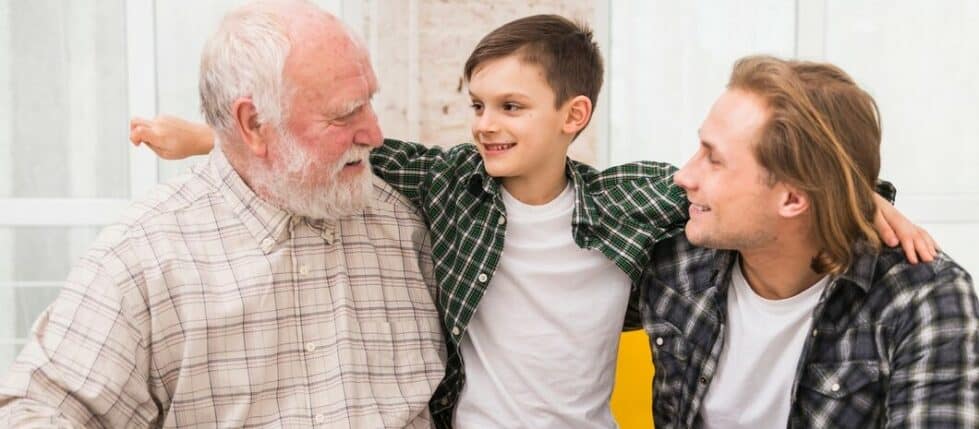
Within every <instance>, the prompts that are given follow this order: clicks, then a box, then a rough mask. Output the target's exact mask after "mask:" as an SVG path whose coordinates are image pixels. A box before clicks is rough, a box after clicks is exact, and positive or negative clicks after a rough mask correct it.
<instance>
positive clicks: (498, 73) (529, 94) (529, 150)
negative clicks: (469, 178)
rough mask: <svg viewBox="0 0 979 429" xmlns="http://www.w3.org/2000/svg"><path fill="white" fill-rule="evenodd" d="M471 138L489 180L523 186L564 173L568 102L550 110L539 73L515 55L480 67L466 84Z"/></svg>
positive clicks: (548, 90)
mask: <svg viewBox="0 0 979 429" xmlns="http://www.w3.org/2000/svg"><path fill="white" fill-rule="evenodd" d="M469 95H470V97H471V98H472V103H473V104H472V108H473V113H474V114H475V115H474V116H473V122H472V133H473V139H474V140H475V142H476V145H477V147H478V148H479V153H480V155H482V157H483V162H484V163H485V165H486V171H487V173H489V175H490V176H493V177H502V178H504V179H505V181H504V183H505V184H506V183H507V182H506V180H507V179H509V180H521V181H527V182H535V181H539V180H541V181H546V180H547V179H548V178H551V177H553V176H554V175H556V174H562V175H563V174H564V159H565V156H566V154H567V150H568V145H569V144H570V143H571V139H572V137H573V134H568V133H567V132H566V131H567V126H566V122H567V121H566V119H567V118H568V110H569V108H570V107H569V106H570V101H569V103H565V105H564V106H562V107H561V108H559V109H556V108H555V107H554V99H555V95H554V90H552V89H551V86H550V85H549V84H548V83H547V80H546V79H545V76H544V70H543V69H542V68H541V67H540V66H537V65H533V64H526V63H524V62H523V61H521V60H520V58H518V57H517V56H515V55H510V56H506V57H502V58H496V59H493V60H489V61H486V62H485V63H482V64H480V65H479V66H478V67H477V68H476V70H475V72H473V74H472V76H471V78H470V80H469Z"/></svg>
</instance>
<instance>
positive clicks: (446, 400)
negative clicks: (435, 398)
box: [439, 398, 449, 405]
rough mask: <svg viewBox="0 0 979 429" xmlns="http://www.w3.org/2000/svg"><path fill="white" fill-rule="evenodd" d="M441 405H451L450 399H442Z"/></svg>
mask: <svg viewBox="0 0 979 429" xmlns="http://www.w3.org/2000/svg"><path fill="white" fill-rule="evenodd" d="M439 403H440V404H442V405H449V398H442V399H440V400H439Z"/></svg>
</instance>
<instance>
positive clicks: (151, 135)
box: [129, 115, 214, 159]
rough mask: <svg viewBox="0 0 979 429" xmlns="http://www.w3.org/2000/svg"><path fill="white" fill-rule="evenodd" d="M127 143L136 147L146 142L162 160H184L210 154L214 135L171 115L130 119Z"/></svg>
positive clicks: (198, 125)
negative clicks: (129, 142)
mask: <svg viewBox="0 0 979 429" xmlns="http://www.w3.org/2000/svg"><path fill="white" fill-rule="evenodd" d="M129 141H131V142H133V145H136V146H139V144H140V143H146V145H147V146H149V147H150V149H152V150H153V152H156V155H157V156H159V157H160V158H163V159H184V158H187V157H188V156H192V155H203V154H206V153H208V152H210V151H211V149H212V148H213V147H214V134H213V133H212V132H211V129H210V128H208V127H207V125H204V124H196V123H193V122H189V121H185V120H183V119H180V118H178V117H175V116H167V115H160V116H157V117H156V119H143V118H138V117H134V118H132V119H131V120H130V121H129Z"/></svg>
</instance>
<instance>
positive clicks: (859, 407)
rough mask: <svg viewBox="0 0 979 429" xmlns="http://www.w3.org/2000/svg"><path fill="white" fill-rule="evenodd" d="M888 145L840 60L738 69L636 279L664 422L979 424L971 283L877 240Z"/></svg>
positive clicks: (774, 62)
mask: <svg viewBox="0 0 979 429" xmlns="http://www.w3.org/2000/svg"><path fill="white" fill-rule="evenodd" d="M880 139H881V131H880V123H879V120H878V112H877V106H876V104H875V103H874V101H873V99H872V98H871V97H870V96H869V95H868V94H867V93H866V92H864V91H863V90H861V89H860V88H859V87H858V86H857V85H856V84H855V83H854V82H853V81H852V79H850V77H849V76H847V75H846V74H845V73H844V72H843V71H841V70H840V69H838V68H836V67H834V66H832V65H829V64H815V63H806V62H797V61H783V60H779V59H775V58H770V57H749V58H746V59H743V60H741V61H740V62H738V63H737V64H736V65H735V67H734V72H733V73H732V75H731V80H730V83H729V85H728V90H727V92H725V93H724V94H723V95H722V96H721V97H720V98H719V99H718V100H717V102H716V103H715V104H714V107H713V108H712V109H711V111H710V114H709V115H708V116H707V119H706V120H705V121H704V123H703V126H702V127H701V129H700V140H701V142H700V148H699V150H698V151H697V153H696V154H694V156H693V158H691V159H690V161H689V162H688V163H687V164H686V165H685V166H684V167H683V168H682V169H681V170H680V171H679V172H677V173H676V176H675V177H674V180H675V181H676V183H677V184H678V185H680V186H681V187H683V188H684V190H686V192H687V198H688V199H689V200H690V220H689V222H688V223H687V224H686V230H685V232H686V234H685V236H683V235H681V236H678V237H676V238H674V239H671V240H669V241H665V242H662V243H660V244H658V245H657V247H656V249H655V251H654V254H653V257H652V261H653V262H652V265H653V266H652V267H651V268H650V269H649V271H648V272H647V276H646V277H645V279H644V284H643V293H644V298H643V303H642V311H643V318H644V324H645V326H646V329H647V332H648V333H649V335H650V340H651V341H652V345H653V347H654V349H655V364H656V376H655V382H654V385H655V390H656V397H655V403H654V413H653V415H654V417H655V418H656V427H657V428H688V427H704V428H731V429H737V428H752V429H754V428H785V427H790V428H803V427H817V428H825V427H834V428H872V427H884V426H886V427H942V428H953V427H954V428H976V427H979V302H977V300H976V295H975V291H974V289H973V285H972V279H971V278H970V277H969V274H968V273H966V272H965V271H964V270H963V269H962V267H960V266H959V265H958V264H956V263H955V262H954V261H953V260H952V259H951V258H949V257H948V256H947V255H945V254H939V255H938V257H937V258H936V260H935V261H934V262H933V263H931V264H918V265H912V264H910V263H909V262H908V261H907V260H906V258H905V256H904V255H903V254H902V253H901V252H900V251H899V250H897V249H887V248H881V247H880V245H879V242H878V239H877V235H876V234H875V233H874V230H873V228H872V226H871V219H872V216H873V212H874V203H873V200H872V195H873V184H874V181H875V180H876V179H877V174H878V170H879V168H880V153H879V148H880ZM697 246H705V247H706V248H705V247H697Z"/></svg>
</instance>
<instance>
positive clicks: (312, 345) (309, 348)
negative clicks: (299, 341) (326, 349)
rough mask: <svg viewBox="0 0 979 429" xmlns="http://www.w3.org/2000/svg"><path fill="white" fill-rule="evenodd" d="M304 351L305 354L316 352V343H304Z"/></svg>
mask: <svg viewBox="0 0 979 429" xmlns="http://www.w3.org/2000/svg"><path fill="white" fill-rule="evenodd" d="M306 351H307V352H310V353H312V352H315V351H316V343H312V342H310V343H306Z"/></svg>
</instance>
